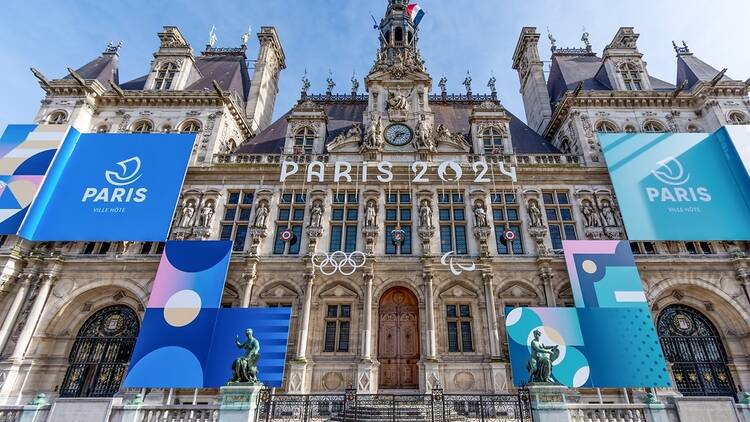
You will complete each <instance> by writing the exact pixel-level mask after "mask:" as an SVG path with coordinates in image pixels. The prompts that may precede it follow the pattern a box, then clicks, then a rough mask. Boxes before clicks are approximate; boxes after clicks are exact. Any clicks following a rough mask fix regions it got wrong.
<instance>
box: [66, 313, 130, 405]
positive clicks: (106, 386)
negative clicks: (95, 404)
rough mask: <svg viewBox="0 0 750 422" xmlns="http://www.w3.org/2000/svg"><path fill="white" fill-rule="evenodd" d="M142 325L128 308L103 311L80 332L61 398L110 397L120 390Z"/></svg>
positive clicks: (90, 319)
mask: <svg viewBox="0 0 750 422" xmlns="http://www.w3.org/2000/svg"><path fill="white" fill-rule="evenodd" d="M139 327H140V322H139V320H138V316H137V315H136V314H135V312H134V311H133V310H132V309H130V308H129V307H127V306H123V305H116V306H110V307H108V308H104V309H101V310H99V311H98V312H97V313H95V314H94V315H93V316H91V318H89V319H88V320H87V321H86V322H85V323H84V324H83V327H81V329H80V330H79V331H78V336H77V337H76V341H75V343H73V349H72V350H71V351H70V356H69V357H68V362H69V363H70V366H69V367H68V371H67V372H66V373H65V379H64V380H63V384H62V387H61V388H60V395H61V396H62V397H111V396H113V395H114V394H115V393H117V391H118V390H119V389H120V384H121V383H122V380H123V378H124V377H125V372H126V371H127V367H128V363H129V362H130V355H131V354H132V353H133V347H134V346H135V339H136V337H137V336H138V330H139Z"/></svg>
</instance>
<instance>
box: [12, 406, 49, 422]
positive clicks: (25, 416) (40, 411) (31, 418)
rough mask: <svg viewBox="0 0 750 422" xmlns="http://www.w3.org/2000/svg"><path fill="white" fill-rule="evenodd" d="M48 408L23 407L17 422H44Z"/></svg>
mask: <svg viewBox="0 0 750 422" xmlns="http://www.w3.org/2000/svg"><path fill="white" fill-rule="evenodd" d="M48 412H49V406H48V405H45V406H24V407H23V410H22V411H21V417H20V418H19V419H18V422H44V421H46V420H47V414H48Z"/></svg>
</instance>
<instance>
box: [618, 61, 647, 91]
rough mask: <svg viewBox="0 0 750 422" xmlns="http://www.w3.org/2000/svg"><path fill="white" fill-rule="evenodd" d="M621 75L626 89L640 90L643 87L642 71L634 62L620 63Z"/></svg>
mask: <svg viewBox="0 0 750 422" xmlns="http://www.w3.org/2000/svg"><path fill="white" fill-rule="evenodd" d="M620 75H621V76H622V83H623V86H624V87H625V90H626V91H640V90H642V89H643V83H642V81H641V71H640V70H639V69H638V67H637V66H636V65H634V64H633V63H623V64H622V65H620Z"/></svg>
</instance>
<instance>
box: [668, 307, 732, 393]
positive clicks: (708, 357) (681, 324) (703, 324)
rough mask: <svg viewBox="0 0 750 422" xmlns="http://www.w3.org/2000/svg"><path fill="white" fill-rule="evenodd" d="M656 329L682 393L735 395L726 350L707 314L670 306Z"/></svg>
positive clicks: (689, 308) (688, 308)
mask: <svg viewBox="0 0 750 422" xmlns="http://www.w3.org/2000/svg"><path fill="white" fill-rule="evenodd" d="M657 331H658V333H659V338H660V340H661V347H662V349H664V356H665V357H666V358H667V360H668V361H669V362H670V363H672V373H673V374H674V379H675V383H676V384H677V389H678V390H679V391H680V393H682V394H683V395H686V396H731V397H734V395H735V387H734V381H732V374H731V373H730V372H729V368H728V367H727V354H726V352H725V351H724V346H723V345H722V344H721V338H720V337H719V333H718V331H717V330H716V328H715V327H714V325H713V324H712V323H711V321H709V320H708V318H706V317H705V316H704V315H703V314H701V313H700V312H698V311H697V310H695V309H693V308H691V307H688V306H684V305H672V306H668V307H666V308H665V309H664V310H663V311H662V312H661V314H660V315H659V321H658V324H657Z"/></svg>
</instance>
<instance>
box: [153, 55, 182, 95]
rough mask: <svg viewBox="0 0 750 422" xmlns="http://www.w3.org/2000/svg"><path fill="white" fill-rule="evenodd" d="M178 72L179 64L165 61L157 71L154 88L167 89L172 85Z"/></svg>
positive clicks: (158, 89)
mask: <svg viewBox="0 0 750 422" xmlns="http://www.w3.org/2000/svg"><path fill="white" fill-rule="evenodd" d="M176 74H177V65H176V64H174V63H171V62H170V63H164V64H163V65H161V67H160V68H159V70H158V71H157V72H156V81H155V82H154V89H155V90H157V91H163V90H167V89H169V88H171V87H172V81H173V80H174V77H175V75H176Z"/></svg>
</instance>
